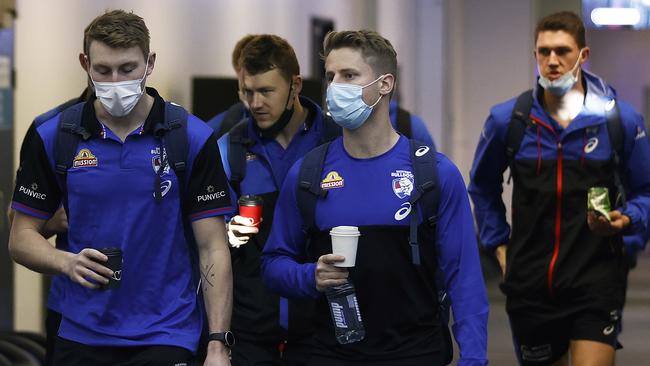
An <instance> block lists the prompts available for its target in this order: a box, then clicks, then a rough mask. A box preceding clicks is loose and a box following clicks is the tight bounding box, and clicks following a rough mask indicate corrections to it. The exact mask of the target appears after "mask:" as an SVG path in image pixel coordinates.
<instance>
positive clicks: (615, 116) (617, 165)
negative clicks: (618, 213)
mask: <svg viewBox="0 0 650 366" xmlns="http://www.w3.org/2000/svg"><path fill="white" fill-rule="evenodd" d="M611 102H613V103H614V107H613V108H610V109H609V110H608V111H606V112H605V116H606V118H607V133H608V134H609V141H610V144H611V145H612V161H613V162H614V184H615V185H616V189H617V190H618V193H619V194H620V195H621V203H622V205H623V207H626V206H627V197H626V194H625V185H624V184H623V174H621V170H622V164H621V158H622V157H623V156H624V154H623V148H624V146H625V131H623V123H622V122H621V113H620V110H619V108H618V103H616V100H615V99H614V100H612V101H611Z"/></svg>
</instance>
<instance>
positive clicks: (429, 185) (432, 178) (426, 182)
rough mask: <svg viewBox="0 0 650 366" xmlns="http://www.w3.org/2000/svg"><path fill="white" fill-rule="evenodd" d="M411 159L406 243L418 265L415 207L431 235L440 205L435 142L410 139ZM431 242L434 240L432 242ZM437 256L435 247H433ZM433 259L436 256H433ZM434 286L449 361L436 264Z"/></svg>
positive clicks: (443, 294) (444, 300) (444, 299)
mask: <svg viewBox="0 0 650 366" xmlns="http://www.w3.org/2000/svg"><path fill="white" fill-rule="evenodd" d="M409 142H410V146H411V161H412V164H413V177H414V180H415V187H414V189H413V192H412V193H411V199H410V200H409V202H410V203H411V214H410V217H411V222H410V225H409V228H410V233H409V244H410V246H411V257H412V262H413V264H414V265H416V266H417V265H420V262H421V260H420V253H419V246H418V245H419V244H421V243H419V241H418V214H417V212H418V209H422V210H423V211H422V212H423V217H424V219H425V220H426V223H427V225H428V226H429V228H430V229H431V230H432V231H433V233H434V237H435V233H436V230H437V222H438V207H439V206H440V181H439V179H438V177H439V175H438V164H437V161H436V155H437V153H436V149H435V146H428V145H427V144H425V143H423V142H420V141H417V140H410V141H409ZM434 245H435V243H434ZM436 256H437V251H436ZM436 259H437V258H436ZM435 282H436V290H437V292H438V317H439V320H440V326H441V330H442V336H443V356H444V361H445V362H444V364H445V365H447V364H449V363H451V361H452V359H453V354H454V351H453V342H452V340H451V332H450V331H449V318H450V317H449V308H450V305H451V303H450V300H449V297H448V296H447V291H446V289H445V284H444V277H443V273H442V271H441V270H440V268H439V267H438V269H437V271H436V274H435Z"/></svg>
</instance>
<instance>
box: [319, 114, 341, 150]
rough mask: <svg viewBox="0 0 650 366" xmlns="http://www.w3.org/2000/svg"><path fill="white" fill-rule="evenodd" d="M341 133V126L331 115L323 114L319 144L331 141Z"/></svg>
mask: <svg viewBox="0 0 650 366" xmlns="http://www.w3.org/2000/svg"><path fill="white" fill-rule="evenodd" d="M342 134H343V129H342V128H341V126H339V125H337V124H336V122H334V120H333V119H332V117H330V116H328V115H326V114H323V132H322V133H321V144H324V143H326V142H330V141H333V140H334V139H336V138H337V137H339V136H341V135H342Z"/></svg>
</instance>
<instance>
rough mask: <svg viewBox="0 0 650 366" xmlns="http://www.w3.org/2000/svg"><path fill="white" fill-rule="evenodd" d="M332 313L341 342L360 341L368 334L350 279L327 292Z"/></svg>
mask: <svg viewBox="0 0 650 366" xmlns="http://www.w3.org/2000/svg"><path fill="white" fill-rule="evenodd" d="M325 295H326V296H327V301H328V303H329V307H330V313H331V314H332V322H333V323H334V333H335V336H336V340H337V341H338V342H339V343H340V344H349V343H354V342H359V341H361V340H363V338H365V336H366V330H365V329H364V328H363V321H362V320H361V311H359V303H358V302H357V295H356V293H355V289H354V285H352V283H350V282H349V281H348V282H347V283H346V284H344V285H340V286H334V287H331V288H329V289H328V290H327V292H326V293H325Z"/></svg>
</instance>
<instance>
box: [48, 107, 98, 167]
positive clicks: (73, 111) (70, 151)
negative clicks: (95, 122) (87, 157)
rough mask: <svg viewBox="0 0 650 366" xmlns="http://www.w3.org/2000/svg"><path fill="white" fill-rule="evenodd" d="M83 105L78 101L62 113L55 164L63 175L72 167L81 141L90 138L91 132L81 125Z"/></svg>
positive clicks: (55, 148) (55, 149) (57, 136)
mask: <svg viewBox="0 0 650 366" xmlns="http://www.w3.org/2000/svg"><path fill="white" fill-rule="evenodd" d="M83 107H84V103H78V104H75V105H73V106H72V107H70V108H68V109H65V110H64V111H63V112H62V113H61V117H60V120H59V128H58V129H57V133H56V142H55V145H54V166H55V170H56V173H57V174H58V175H59V176H61V177H65V175H66V174H67V172H68V169H70V167H72V162H73V160H74V157H75V153H76V152H77V146H79V141H81V140H82V139H83V140H87V139H89V138H90V133H89V132H88V131H86V129H85V128H83V127H82V126H81V118H82V112H83Z"/></svg>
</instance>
